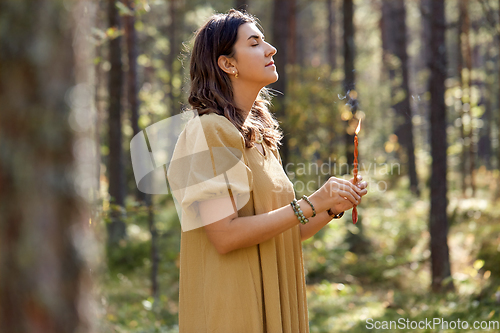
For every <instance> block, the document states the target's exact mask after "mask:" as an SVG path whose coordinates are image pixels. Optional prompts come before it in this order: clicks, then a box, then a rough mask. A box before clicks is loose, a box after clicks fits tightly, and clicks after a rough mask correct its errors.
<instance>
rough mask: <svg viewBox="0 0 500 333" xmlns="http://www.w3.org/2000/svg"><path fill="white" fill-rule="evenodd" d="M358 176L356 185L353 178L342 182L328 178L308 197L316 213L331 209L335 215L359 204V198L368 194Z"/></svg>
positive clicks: (365, 185)
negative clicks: (315, 208)
mask: <svg viewBox="0 0 500 333" xmlns="http://www.w3.org/2000/svg"><path fill="white" fill-rule="evenodd" d="M362 179H363V177H361V176H359V175H358V184H357V185H354V184H353V182H354V178H352V179H350V180H344V179H341V178H336V177H330V179H328V181H327V182H326V183H325V184H323V186H321V188H320V189H318V190H317V191H316V192H314V193H313V194H312V195H311V196H310V198H309V199H310V200H311V201H312V202H313V204H314V206H315V207H317V210H318V211H324V210H327V209H329V208H330V209H331V210H332V211H333V212H334V213H335V214H338V213H340V212H344V211H346V210H349V209H351V208H352V207H354V206H357V205H359V204H360V203H361V198H362V197H363V196H364V195H366V194H367V193H368V191H367V190H366V187H367V186H368V184H367V183H366V182H361V180H362Z"/></svg>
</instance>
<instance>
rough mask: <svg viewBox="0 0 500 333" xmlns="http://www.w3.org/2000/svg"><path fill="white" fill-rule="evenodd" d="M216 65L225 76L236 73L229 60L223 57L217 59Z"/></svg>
mask: <svg viewBox="0 0 500 333" xmlns="http://www.w3.org/2000/svg"><path fill="white" fill-rule="evenodd" d="M217 64H218V65H219V67H220V68H221V69H222V70H223V71H224V72H226V73H227V74H234V72H237V70H236V67H235V66H234V65H233V64H232V62H231V59H229V58H228V57H227V56H225V55H221V56H219V59H217Z"/></svg>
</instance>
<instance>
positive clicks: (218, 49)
mask: <svg viewBox="0 0 500 333" xmlns="http://www.w3.org/2000/svg"><path fill="white" fill-rule="evenodd" d="M257 20H258V19H257V18H255V17H254V16H252V15H251V14H248V13H247V12H245V11H238V10H235V9H231V10H229V11H228V13H227V14H216V15H213V16H212V17H210V19H209V20H208V21H207V23H205V24H204V25H203V26H202V27H201V28H200V29H199V30H198V31H196V33H195V36H194V46H193V49H192V52H191V63H190V76H191V91H190V94H189V99H188V102H189V104H190V105H191V107H192V108H193V109H195V110H196V111H197V112H198V114H199V115H200V116H201V115H204V114H207V113H213V112H215V113H217V114H219V115H221V116H225V117H226V118H227V119H229V121H230V122H231V123H233V124H234V126H235V127H236V128H237V129H238V130H239V131H240V133H242V135H243V138H245V146H246V147H247V148H250V147H252V146H253V142H255V140H256V139H257V137H258V136H259V135H258V134H257V133H259V132H260V133H261V134H262V136H263V139H264V141H265V142H266V143H267V144H268V145H269V146H270V147H271V148H272V149H277V148H278V145H280V144H281V143H280V140H281V139H282V137H283V134H282V132H281V130H280V128H279V124H278V121H277V120H276V119H275V118H274V116H273V115H272V114H271V113H270V112H269V108H268V107H269V105H270V104H271V92H270V89H269V88H265V87H264V88H262V89H261V91H260V92H259V95H258V96H257V98H256V100H255V102H254V104H253V106H252V109H251V111H250V114H249V115H248V118H247V119H246V120H245V118H244V117H243V111H242V110H241V109H239V108H238V107H237V106H236V105H235V102H234V97H233V87H232V84H231V80H230V78H229V76H228V74H227V73H226V72H224V71H223V70H222V69H221V68H220V67H219V66H218V64H217V60H218V58H219V56H221V55H225V56H228V57H234V55H235V53H236V52H235V50H234V44H235V43H236V40H237V37H238V36H237V35H238V28H239V27H240V26H241V25H242V24H245V23H255V24H256V25H257V26H258V27H259V29H260V30H263V29H262V27H261V26H260V24H259V23H258V21H257Z"/></svg>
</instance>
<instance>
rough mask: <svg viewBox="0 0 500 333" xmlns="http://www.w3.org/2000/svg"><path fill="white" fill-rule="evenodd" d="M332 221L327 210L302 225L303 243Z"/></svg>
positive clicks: (301, 238)
mask: <svg viewBox="0 0 500 333" xmlns="http://www.w3.org/2000/svg"><path fill="white" fill-rule="evenodd" d="M331 220H332V217H331V216H330V215H328V213H327V212H326V210H325V211H323V212H321V213H319V214H317V215H316V216H315V217H311V218H309V223H306V224H301V225H300V240H301V241H302V242H303V241H305V240H306V239H309V238H311V237H312V236H314V235H315V234H316V233H317V232H318V231H320V230H321V228H323V227H324V226H325V225H327V224H328V222H330V221H331Z"/></svg>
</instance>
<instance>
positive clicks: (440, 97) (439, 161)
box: [429, 0, 453, 292]
mask: <svg viewBox="0 0 500 333" xmlns="http://www.w3.org/2000/svg"><path fill="white" fill-rule="evenodd" d="M445 22H446V19H445V11H444V0H434V1H432V10H431V24H432V31H433V33H432V35H431V52H432V59H434V62H433V64H432V65H431V78H430V82H429V88H430V94H431V101H430V126H431V133H430V136H431V138H430V142H431V156H432V171H431V184H430V187H431V209H430V225H429V229H430V235H431V244H430V248H431V265H432V290H433V291H434V292H440V291H443V290H444V289H447V290H449V289H452V288H453V282H451V281H450V283H449V284H447V285H446V286H445V285H444V284H443V282H444V280H445V279H446V278H447V277H449V276H450V275H451V269H450V259H449V251H448V218H447V215H446V208H447V206H448V199H447V181H446V168H447V161H446V158H447V156H446V151H447V142H446V106H445V102H444V94H445V85H444V82H445V79H446V47H445V32H446V31H445V29H446V28H445Z"/></svg>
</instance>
